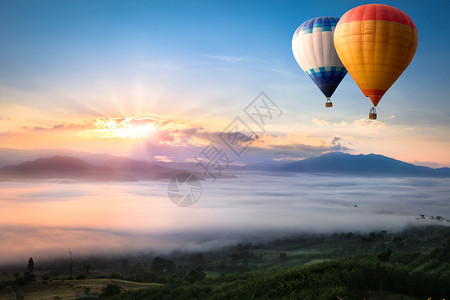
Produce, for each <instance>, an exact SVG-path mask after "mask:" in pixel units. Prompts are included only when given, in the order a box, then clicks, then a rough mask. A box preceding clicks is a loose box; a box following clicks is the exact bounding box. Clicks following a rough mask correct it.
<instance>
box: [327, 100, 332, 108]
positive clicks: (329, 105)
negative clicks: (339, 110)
mask: <svg viewBox="0 0 450 300" xmlns="http://www.w3.org/2000/svg"><path fill="white" fill-rule="evenodd" d="M325 107H333V102H331V101H330V99H327V102H325Z"/></svg>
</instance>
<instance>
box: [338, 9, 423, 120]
mask: <svg viewBox="0 0 450 300" xmlns="http://www.w3.org/2000/svg"><path fill="white" fill-rule="evenodd" d="M417 42H418V35H417V29H416V26H415V25H414V23H413V21H412V20H411V18H410V17H408V15H407V14H405V13H404V12H402V11H401V10H399V9H398V8H395V7H392V6H389V5H384V4H367V5H362V6H358V7H355V8H353V9H351V10H349V11H348V12H346V13H345V14H344V15H343V16H342V18H341V19H340V20H339V22H338V24H337V26H336V30H335V32H334V45H335V47H336V51H337V53H338V55H339V58H340V59H341V61H342V63H343V64H344V66H345V68H346V69H347V70H348V72H349V73H350V75H351V76H352V78H353V79H354V80H355V82H356V84H357V85H358V86H359V88H360V89H361V91H362V92H363V93H364V95H365V96H366V97H369V98H370V100H372V103H373V107H372V108H371V109H370V113H369V119H373V120H375V119H376V118H377V113H376V109H375V107H376V106H377V105H378V103H379V102H380V100H381V97H383V95H384V93H386V91H387V90H388V89H389V88H390V87H391V85H392V84H393V83H394V82H395V81H396V80H397V78H398V77H399V76H400V75H401V74H402V73H403V71H404V70H405V69H406V67H407V66H408V65H409V63H410V62H411V60H412V58H413V56H414V53H415V52H416V49H417Z"/></svg>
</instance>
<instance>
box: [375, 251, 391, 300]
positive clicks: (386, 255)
mask: <svg viewBox="0 0 450 300" xmlns="http://www.w3.org/2000/svg"><path fill="white" fill-rule="evenodd" d="M391 254H392V250H391V249H390V248H387V249H386V250H385V251H383V252H381V253H380V254H378V255H377V258H378V260H379V261H380V263H379V264H378V271H379V273H380V295H381V299H383V276H384V273H386V268H385V266H384V263H387V262H388V261H389V259H390V258H391Z"/></svg>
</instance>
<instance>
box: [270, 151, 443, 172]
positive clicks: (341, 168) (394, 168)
mask: <svg viewBox="0 0 450 300" xmlns="http://www.w3.org/2000/svg"><path fill="white" fill-rule="evenodd" d="M271 169H272V170H273V171H279V172H298V173H329V174H347V175H364V176H406V177H407V176H413V177H417V176H425V177H450V168H437V169H434V168H430V167H425V166H417V165H414V164H411V163H407V162H404V161H401V160H397V159H394V158H390V157H387V156H384V155H380V154H373V153H371V154H357V155H353V154H348V153H344V152H331V153H327V154H323V155H321V156H317V157H312V158H307V159H304V160H300V161H295V162H291V163H286V164H283V165H280V166H277V167H273V168H271Z"/></svg>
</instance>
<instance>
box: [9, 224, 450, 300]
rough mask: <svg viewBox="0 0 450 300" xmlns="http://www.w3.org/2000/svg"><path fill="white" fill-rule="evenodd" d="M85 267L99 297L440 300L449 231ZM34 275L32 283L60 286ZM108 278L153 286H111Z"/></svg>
mask: <svg viewBox="0 0 450 300" xmlns="http://www.w3.org/2000/svg"><path fill="white" fill-rule="evenodd" d="M84 266H86V264H84ZM91 266H92V269H91ZM89 267H90V273H88V272H87V271H86V269H84V273H81V274H80V275H77V276H78V278H79V280H81V281H82V280H83V278H86V277H89V278H92V277H100V278H105V277H108V278H109V280H112V281H111V284H109V285H108V286H107V287H108V289H106V287H104V289H102V291H101V292H100V291H99V289H98V290H96V294H98V295H103V297H102V298H106V299H334V300H337V299H358V300H362V299H364V298H365V299H367V300H370V299H404V300H407V299H429V298H431V299H433V300H434V299H448V298H449V296H450V228H449V227H445V226H428V227H424V226H421V227H412V228H408V229H406V230H404V231H403V232H401V233H395V234H392V233H391V234H390V233H387V232H385V231H381V232H372V233H369V234H356V233H345V234H343V233H341V234H337V233H336V234H333V235H328V236H317V235H297V236H290V237H289V238H284V239H280V240H274V241H271V242H266V243H261V244H240V245H236V246H234V247H229V248H226V249H222V250H218V251H211V252H204V253H173V254H171V255H166V256H164V257H162V256H155V255H153V256H145V255H141V256H137V257H128V258H115V259H109V260H102V259H98V258H97V259H94V258H90V264H89ZM47 268H48V266H47ZM40 272H41V274H42V275H41V278H42V279H39V278H38V277H36V279H34V281H47V282H52V281H56V280H61V279H62V278H65V279H66V280H67V278H66V277H64V276H67V274H61V273H58V276H59V278H55V274H56V273H55V272H54V270H52V271H51V272H50V271H49V270H48V269H45V270H44V269H42V270H40ZM35 273H36V274H37V273H39V272H37V271H35ZM52 274H53V277H54V278H52ZM23 279H24V277H21V276H19V277H18V278H16V279H15V280H9V281H3V282H2V283H1V285H0V289H2V286H3V289H5V288H6V287H8V286H16V287H18V288H19V289H21V290H24V291H25V290H26V288H25V287H26V286H27V284H29V283H24V282H22V283H21V282H20V280H22V281H23ZM88 280H90V279H88ZM114 280H115V281H116V282H119V281H120V282H125V281H123V280H127V281H126V282H142V283H144V282H148V283H160V285H158V286H153V287H147V288H141V287H139V286H133V287H131V286H130V288H127V286H126V285H125V286H119V287H117V286H115V287H114V285H115V284H114ZM73 281H75V280H73ZM85 282H86V281H85ZM20 284H22V286H20ZM77 284H78V283H77ZM80 286H81V284H80ZM142 287H143V286H142ZM91 292H92V291H91ZM77 297H79V296H77ZM0 298H2V291H0ZM25 299H27V298H25ZM30 299H31V298H30ZM49 299H52V298H49ZM64 299H69V298H64ZM73 299H78V298H73Z"/></svg>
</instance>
